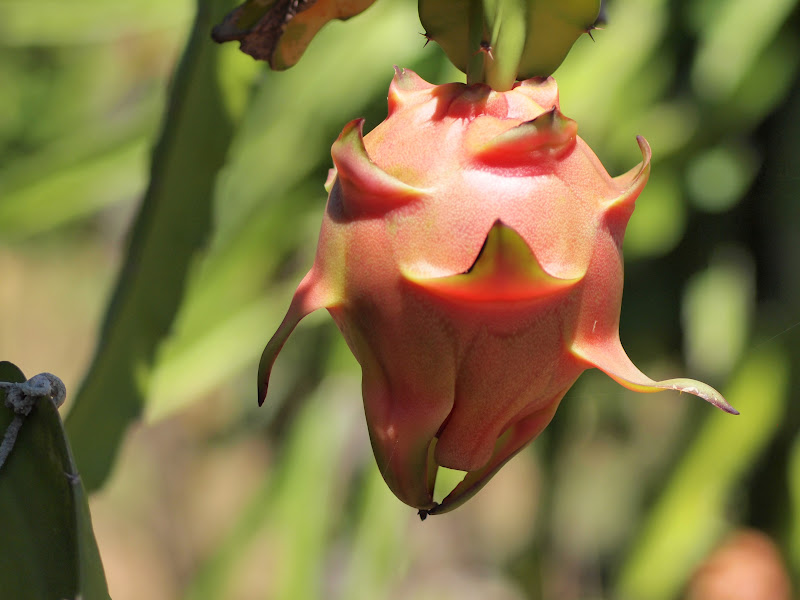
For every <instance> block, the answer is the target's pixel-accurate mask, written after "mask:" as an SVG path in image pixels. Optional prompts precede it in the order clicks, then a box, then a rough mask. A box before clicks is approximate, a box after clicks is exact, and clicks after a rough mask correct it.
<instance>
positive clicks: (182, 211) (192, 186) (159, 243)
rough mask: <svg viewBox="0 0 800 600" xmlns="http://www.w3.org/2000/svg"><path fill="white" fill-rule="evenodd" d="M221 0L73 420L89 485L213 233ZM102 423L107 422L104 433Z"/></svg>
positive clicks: (188, 56) (165, 141) (188, 68)
mask: <svg viewBox="0 0 800 600" xmlns="http://www.w3.org/2000/svg"><path fill="white" fill-rule="evenodd" d="M214 5H215V3H214V2H212V1H210V0H209V1H203V0H201V1H200V2H199V4H198V13H197V19H196V21H195V25H194V28H193V31H192V34H191V37H190V39H189V43H188V46H187V49H186V51H185V54H184V57H183V60H182V62H181V65H180V66H179V68H178V72H177V74H176V77H175V81H174V83H173V87H172V90H171V94H170V99H169V103H168V107H167V111H166V114H165V117H164V128H163V131H162V134H161V139H160V142H159V145H158V146H157V147H156V149H155V151H154V154H153V162H152V164H153V166H152V169H151V175H150V185H149V188H148V190H147V193H146V194H145V198H144V202H143V203H142V207H141V209H140V211H139V215H138V218H137V221H136V224H135V225H134V228H133V230H132V232H131V241H130V248H129V251H128V257H127V259H126V262H125V265H124V267H123V269H122V272H121V274H120V278H119V283H118V285H117V288H116V290H115V292H114V297H113V298H112V300H111V306H110V308H109V311H108V314H107V316H106V320H105V324H104V327H103V331H102V333H101V340H100V343H99V346H98V349H97V358H96V360H95V361H94V363H93V365H92V368H91V369H90V371H89V373H88V374H87V376H86V380H85V381H84V383H83V385H82V387H81V389H80V391H79V392H78V398H77V401H76V403H75V406H74V408H73V410H72V411H71V412H70V414H69V417H68V419H67V428H68V430H69V432H70V435H71V436H72V439H73V440H74V448H75V456H76V458H77V462H78V464H79V465H80V468H81V473H82V476H83V477H84V480H85V482H86V486H87V487H88V488H89V489H90V490H93V489H96V488H97V487H99V486H100V485H101V484H102V482H103V480H104V479H105V478H106V476H107V474H108V471H109V469H110V467H111V464H112V462H113V459H114V457H115V456H116V453H117V447H118V445H119V443H120V438H121V436H122V434H123V433H124V432H125V430H126V428H127V427H128V425H129V424H130V423H131V421H132V420H133V419H136V418H137V417H138V416H139V414H140V412H141V407H142V403H143V399H144V397H145V396H146V395H147V390H148V387H149V382H150V376H151V371H152V363H153V361H154V355H155V352H156V349H157V347H158V344H159V343H160V342H161V339H162V337H163V336H164V335H165V334H166V333H167V331H168V330H169V328H170V326H171V324H172V321H173V319H174V316H175V312H176V311H177V309H178V306H179V304H180V302H181V300H182V297H183V290H184V286H185V279H186V272H187V270H188V269H189V267H190V265H191V264H192V261H193V259H194V257H195V255H196V253H197V252H198V250H200V248H202V246H203V245H204V244H205V243H206V241H207V239H208V237H209V234H210V230H211V212H212V198H213V190H214V181H215V178H216V174H217V171H218V170H219V169H220V168H221V166H222V165H223V164H224V161H225V156H226V154H227V151H228V145H229V144H230V140H231V138H232V135H233V123H232V121H231V116H230V115H229V114H228V110H227V108H226V106H225V104H224V100H223V94H222V92H221V91H220V89H219V85H220V84H219V79H218V76H217V70H216V67H217V63H218V54H219V51H218V49H217V48H214V47H213V46H209V44H208V43H207V39H206V35H207V31H208V27H209V25H210V23H211V22H212V21H213V19H214V16H215V15H214V11H213V10H212V9H213V7H214ZM156 290H157V292H156ZM110 397H112V398H113V402H110V401H109V398H110ZM98 421H99V422H102V423H103V424H104V427H103V429H102V430H99V431H98V429H97V427H96V423H97V422H98Z"/></svg>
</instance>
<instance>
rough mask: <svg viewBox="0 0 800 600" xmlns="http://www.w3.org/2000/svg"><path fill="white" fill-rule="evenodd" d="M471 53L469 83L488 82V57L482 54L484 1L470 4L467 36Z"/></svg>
mask: <svg viewBox="0 0 800 600" xmlns="http://www.w3.org/2000/svg"><path fill="white" fill-rule="evenodd" d="M467 40H468V42H467V43H468V44H469V48H468V51H469V53H470V55H471V56H470V59H469V63H468V64H467V83H468V84H470V85H471V84H473V83H485V82H486V68H485V67H486V55H485V54H484V53H483V52H481V42H482V41H483V40H484V18H483V1H482V0H470V2H469V34H468V35H467Z"/></svg>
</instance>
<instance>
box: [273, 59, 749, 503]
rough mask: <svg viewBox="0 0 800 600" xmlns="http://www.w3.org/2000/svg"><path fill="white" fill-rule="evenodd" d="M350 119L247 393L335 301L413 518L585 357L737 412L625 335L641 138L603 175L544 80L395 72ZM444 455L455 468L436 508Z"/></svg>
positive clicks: (497, 461)
mask: <svg viewBox="0 0 800 600" xmlns="http://www.w3.org/2000/svg"><path fill="white" fill-rule="evenodd" d="M362 126H363V121H362V120H356V121H353V122H351V123H349V124H348V125H347V126H345V128H344V131H343V132H342V134H341V135H340V136H339V138H338V139H337V140H336V142H335V143H334V144H333V148H332V151H331V153H332V156H333V163H334V166H335V169H332V170H331V176H330V177H329V179H328V183H327V185H326V187H327V189H328V191H329V197H328V202H327V207H326V212H325V217H324V220H323V224H322V229H321V232H320V237H319V246H318V249H317V254H316V259H315V262H314V265H313V267H312V268H311V271H310V272H309V273H308V274H307V275H306V277H305V278H304V279H303V280H302V282H301V283H300V285H299V287H298V289H297V292H296V293H295V295H294V298H293V300H292V303H291V305H290V307H289V310H288V313H287V315H286V317H285V318H284V320H283V323H282V324H281V325H280V327H279V329H278V331H277V332H276V333H275V335H274V336H273V337H272V339H271V340H270V342H269V343H268V345H267V347H266V349H265V350H264V354H263V356H262V359H261V365H260V367H259V403H261V402H263V400H264V398H265V396H266V393H267V384H268V380H269V373H270V371H271V369H272V365H273V363H274V361H275V358H276V356H277V355H278V353H279V352H280V349H281V347H282V346H283V344H284V342H285V341H286V339H287V338H288V337H289V335H290V334H291V332H292V330H293V329H294V328H295V326H296V325H297V324H298V322H299V321H300V320H301V319H302V318H303V317H304V316H306V315H308V314H309V313H311V312H312V311H314V310H317V309H319V308H323V307H324V308H327V309H328V311H329V312H330V314H331V316H332V317H333V319H334V320H335V322H336V324H337V326H338V327H339V329H340V330H341V332H342V334H343V335H344V337H345V339H346V340H347V343H348V345H349V347H350V349H351V350H352V352H353V354H354V355H355V357H356V358H357V360H358V362H359V363H360V365H361V367H362V372H363V381H362V389H363V396H364V408H365V413H366V418H367V424H368V428H369V432H370V438H371V441H372V446H373V449H374V453H375V458H376V460H377V463H378V466H379V468H380V471H381V473H382V474H383V477H384V479H385V480H386V483H387V484H388V485H389V487H390V488H391V489H392V491H393V492H394V493H395V495H397V497H398V498H399V499H400V500H402V501H403V502H405V503H406V504H408V505H410V506H413V507H415V508H417V509H419V510H420V515H421V516H422V517H425V516H427V515H428V514H438V513H443V512H447V511H449V510H452V509H453V508H455V507H457V506H459V505H460V504H461V503H463V502H464V501H465V500H467V499H468V498H470V497H471V496H472V495H474V494H475V493H476V492H477V491H478V490H479V489H480V488H481V487H483V485H485V483H486V482H487V481H488V480H489V478H491V477H492V475H494V473H496V472H497V471H498V469H500V467H501V466H502V465H503V464H504V463H505V462H506V461H507V460H509V459H510V458H511V457H512V456H513V455H514V454H515V453H517V452H518V451H519V450H520V449H522V448H523V447H524V446H525V445H526V444H528V443H529V442H530V441H531V440H533V439H534V438H535V437H536V436H537V435H538V434H539V433H540V432H541V431H542V430H543V429H544V428H545V427H546V426H547V424H548V423H549V422H550V420H551V419H552V417H553V414H554V413H555V411H556V408H557V407H558V404H559V402H560V400H561V398H562V397H563V396H564V394H565V393H566V391H567V390H568V389H569V388H570V386H571V385H572V384H573V383H574V382H575V380H576V379H577V377H578V376H579V375H580V374H581V372H583V371H584V370H585V369H587V368H590V367H596V368H598V369H601V370H602V371H604V372H605V373H607V374H608V375H610V376H611V377H612V378H614V379H615V380H616V381H618V382H619V383H620V384H622V385H623V386H625V387H627V388H629V389H632V390H636V391H640V392H656V391H660V390H668V389H672V390H679V391H683V392H688V393H691V394H694V395H696V396H699V397H701V398H703V399H705V400H707V401H709V402H711V403H712V404H714V405H716V406H718V407H719V408H721V409H723V410H725V411H727V412H730V413H733V414H736V411H735V410H734V409H733V408H732V407H731V406H729V405H728V404H727V403H726V402H725V400H724V399H723V398H722V396H721V395H720V394H719V393H718V392H717V391H716V390H714V389H712V388H711V387H709V386H708V385H705V384H703V383H700V382H697V381H692V380H689V379H671V380H667V381H653V380H652V379H650V378H648V377H647V376H646V375H644V374H643V373H642V372H641V371H639V370H638V369H637V368H636V367H635V366H634V365H633V363H632V362H631V361H630V359H629V358H628V357H627V355H626V354H625V351H624V350H623V348H622V345H621V343H620V339H619V314H620V306H621V300H622V272H623V268H622V267H623V264H622V253H621V245H622V239H623V235H624V233H625V227H626V225H627V222H628V219H629V217H630V215H631V212H632V211H633V208H634V202H635V200H636V198H637V196H638V195H639V193H640V192H641V190H642V188H643V187H644V185H645V183H646V180H647V177H648V174H649V163H650V148H649V146H648V144H647V142H646V141H645V140H644V138H641V137H639V138H638V142H639V146H640V148H641V150H642V154H643V161H642V163H641V164H640V165H638V166H637V167H635V168H634V169H632V170H631V171H630V172H628V173H626V174H624V175H621V176H619V177H616V178H612V177H610V176H609V175H608V173H607V172H606V171H605V169H604V168H603V166H602V165H601V163H600V161H599V160H598V159H597V157H596V156H595V155H594V153H593V152H592V151H591V149H590V148H589V147H588V146H587V145H586V144H585V143H584V141H583V140H581V139H580V138H579V137H578V136H577V125H576V123H575V122H574V121H572V120H571V119H568V118H566V117H564V116H563V115H562V114H561V112H560V111H559V102H558V90H557V87H556V83H555V80H554V79H553V78H535V79H530V80H527V81H523V82H521V83H517V84H516V85H515V86H514V87H513V88H512V89H511V90H509V91H507V92H496V91H492V90H491V89H490V88H489V87H488V86H486V85H483V84H474V85H465V84H461V83H450V84H446V85H440V86H434V85H431V84H429V83H427V82H425V81H423V80H422V79H421V78H420V77H418V76H417V75H416V74H415V73H413V72H411V71H409V70H408V69H405V70H403V69H397V70H396V73H395V77H394V79H393V81H392V84H391V86H390V88H389V114H388V117H387V118H386V120H385V121H384V122H383V123H381V124H380V125H378V126H377V127H376V128H375V129H374V130H373V131H372V132H370V133H369V134H368V135H366V136H363V135H362ZM439 466H444V467H449V468H451V469H457V470H460V471H466V475H465V477H464V479H463V481H462V482H461V483H459V485H457V486H456V488H455V489H454V490H453V491H452V492H451V493H450V494H449V495H448V496H447V497H446V498H445V499H444V500H443V501H442V502H441V503H440V504H437V503H436V502H434V500H433V488H434V482H435V479H436V471H437V468H438V467H439Z"/></svg>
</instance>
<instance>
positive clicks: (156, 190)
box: [0, 0, 800, 600]
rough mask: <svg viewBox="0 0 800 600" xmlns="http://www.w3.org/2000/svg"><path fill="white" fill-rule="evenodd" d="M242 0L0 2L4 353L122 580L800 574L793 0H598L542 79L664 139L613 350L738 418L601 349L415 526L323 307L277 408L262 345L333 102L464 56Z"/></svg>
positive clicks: (447, 585) (317, 581)
mask: <svg viewBox="0 0 800 600" xmlns="http://www.w3.org/2000/svg"><path fill="white" fill-rule="evenodd" d="M231 7H232V6H231V5H230V4H228V3H226V2H222V1H220V0H197V2H193V1H191V0H170V1H169V2H163V1H162V0H125V1H122V0H81V1H73V0H61V1H60V2H51V1H49V0H24V1H22V0H0V82H2V93H0V358H2V359H5V360H11V361H13V362H15V363H16V364H18V365H19V366H20V367H21V368H22V369H23V370H24V371H25V372H26V373H28V374H29V375H33V374H35V373H38V372H42V371H50V372H53V373H56V374H58V375H59V376H61V377H62V378H63V380H64V381H65V383H66V384H67V388H68V390H69V391H70V396H69V399H68V404H67V406H65V407H64V408H63V409H62V414H64V415H66V424H67V430H68V433H69V434H70V438H71V441H72V444H73V448H74V451H75V454H76V459H77V461H78V464H79V467H80V468H81V471H82V474H83V479H84V483H85V484H86V485H87V487H89V488H90V489H92V490H94V493H93V495H92V497H91V510H92V515H93V520H94V526H95V531H96V535H97V539H98V544H99V547H100V551H101V554H102V557H103V561H104V564H105V569H106V574H107V578H108V581H109V586H110V592H111V595H112V596H113V597H114V598H115V599H116V600H126V599H134V598H135V599H139V598H148V599H151V600H161V599H172V598H187V599H197V600H199V599H204V598H208V599H218V598H232V599H250V598H254V599H255V598H268V599H281V600H304V599H316V598H325V599H348V600H357V599H362V598H363V599H370V600H372V599H377V598H381V599H382V598H389V599H398V600H399V599H415V600H416V599H427V598H431V599H437V600H439V599H450V598H452V599H456V598H458V599H473V598H474V599H488V598H491V599H497V600H505V599H508V600H516V599H524V598H536V599H539V598H541V599H547V600H551V599H559V600H573V599H574V600H578V599H580V600H595V599H596V600H600V599H606V600H611V599H614V600H616V599H621V600H626V599H629V600H670V599H676V598H687V599H694V600H700V599H702V600H715V599H717V598H719V599H720V600H721V599H722V598H725V599H726V600H730V599H733V598H737V599H741V600H758V599H763V600H783V599H789V598H791V597H797V596H792V591H791V585H792V583H791V581H792V579H794V590H795V591H794V593H795V594H797V590H798V589H799V588H798V587H797V583H798V576H799V575H800V434H799V433H798V432H799V431H800V404H799V403H798V398H800V378H798V373H799V372H800V192H798V188H800V75H799V74H800V70H799V69H798V66H800V36H799V34H798V31H800V9H798V5H797V3H796V2H794V1H792V0H761V1H760V2H758V3H754V2H752V0H672V1H668V0H610V1H609V2H608V6H607V12H608V25H607V27H606V28H605V29H604V30H600V31H596V32H594V41H592V40H591V39H589V37H588V36H584V38H583V39H581V40H579V42H578V43H577V44H576V46H575V47H574V49H573V51H572V52H571V54H570V55H569V56H568V58H567V60H566V61H565V63H564V65H562V67H561V68H560V69H559V71H558V72H557V73H556V77H557V79H558V81H559V86H560V90H561V102H562V111H563V112H564V113H565V114H566V115H567V116H569V117H571V118H573V119H575V120H577V121H578V123H579V132H580V135H581V136H582V137H583V138H584V139H586V140H587V142H588V143H589V144H590V145H591V146H592V148H593V149H594V150H595V152H596V153H597V154H598V156H599V157H600V158H601V160H602V161H603V162H604V164H605V165H606V167H607V168H608V170H609V171H610V172H611V173H612V174H619V173H621V172H624V171H626V170H627V169H628V168H630V167H631V166H632V165H634V164H635V163H636V162H638V161H639V159H640V158H639V150H638V147H637V145H636V142H635V136H636V135H638V134H641V135H644V136H645V137H646V138H647V139H648V140H649V142H650V144H651V146H652V147H653V152H654V159H653V171H652V177H651V180H650V183H649V184H648V186H647V189H646V190H645V192H644V193H643V194H642V196H641V197H640V199H639V201H638V202H637V208H636V211H635V213H634V215H633V217H632V219H631V222H630V227H629V231H628V234H627V238H626V241H625V256H626V269H627V271H626V288H625V297H624V302H623V312H622V323H621V336H622V341H623V344H624V345H625V346H626V349H627V351H628V354H629V355H630V356H631V357H632V358H633V360H634V361H635V362H636V363H637V364H638V365H639V366H641V367H642V369H643V370H644V371H645V372H647V373H648V374H650V375H651V376H653V377H655V378H665V377H670V376H676V375H684V376H690V377H694V378H698V379H703V380H705V381H708V382H709V383H711V384H712V385H714V386H715V387H717V388H719V389H720V390H721V391H722V392H723V393H724V394H725V395H726V397H727V398H728V400H729V401H730V402H731V403H732V404H733V405H734V406H736V407H737V408H738V409H739V410H740V411H741V413H742V415H741V416H740V417H735V418H734V417H730V416H727V415H725V414H723V413H722V412H720V411H716V410H714V409H713V408H712V407H710V406H708V405H705V404H704V403H703V402H702V401H700V400H698V399H696V398H694V397H686V396H680V395H678V394H672V393H663V394H657V395H647V396H642V395H637V394H635V393H631V392H628V391H625V390H623V389H622V388H620V387H619V386H617V385H616V384H615V383H613V382H612V381H611V380H609V379H608V378H606V377H605V376H604V375H602V374H600V373H597V372H588V373H586V374H585V375H583V376H582V377H581V379H580V380H579V382H578V384H577V385H576V386H575V387H574V388H573V389H572V390H571V391H570V392H569V393H568V395H567V397H566V398H565V400H564V402H563V403H562V406H561V408H560V409H559V412H558V414H557V415H556V417H555V419H554V421H553V423H552V424H551V426H550V427H549V428H548V430H547V431H546V432H545V434H544V435H542V436H541V437H540V438H539V439H538V440H537V441H536V442H535V443H534V444H533V445H532V446H531V447H529V448H528V449H526V450H525V451H524V452H522V453H521V454H520V455H519V456H518V457H516V458H515V459H514V460H513V461H511V462H510V463H509V464H508V465H507V466H506V467H504V469H503V470H502V471H501V472H500V474H498V475H497V476H496V477H495V478H494V480H493V481H492V482H491V483H490V484H489V485H488V486H487V487H486V488H485V489H484V490H483V491H482V492H481V493H480V494H479V495H478V496H477V497H476V498H475V499H473V500H471V501H470V502H469V503H467V504H466V505H465V506H464V507H462V508H460V509H458V510H457V511H455V512H454V513H450V514H447V515H444V516H439V517H432V518H430V519H428V520H426V521H425V522H424V523H422V522H420V520H419V519H418V518H417V516H416V514H415V511H413V510H412V509H410V508H408V507H406V506H404V505H402V504H401V503H399V502H398V501H397V500H396V499H395V498H394V497H393V496H392V494H391V493H390V492H389V491H388V489H387V488H386V486H385V485H384V483H383V482H382V480H381V478H380V475H379V473H378V472H377V468H376V466H375V464H374V460H373V458H372V455H371V451H370V448H369V441H368V436H367V431H366V427H365V424H364V420H363V414H362V408H361V400H360V391H359V371H358V366H357V364H356V363H355V361H354V359H353V358H352V357H351V356H350V355H349V352H348V350H347V348H346V346H345V345H344V343H343V341H342V340H341V338H340V336H339V335H338V332H337V331H336V329H335V327H334V325H333V323H332V322H331V321H330V319H329V318H327V315H324V314H319V315H315V316H314V317H312V318H309V319H307V320H306V321H304V323H303V325H302V326H301V327H300V329H299V330H298V331H297V332H296V334H295V336H294V337H293V338H292V339H291V340H290V342H289V343H288V345H287V347H286V349H285V351H284V353H283V354H282V355H281V358H280V359H279V361H278V363H277V366H276V370H275V372H274V376H273V383H272V386H271V394H270V398H269V400H268V403H267V404H266V405H265V406H264V407H263V408H261V409H258V408H257V407H256V402H255V394H254V388H255V369H256V363H257V359H258V356H259V355H260V352H261V350H262V348H263V346H264V344H265V342H266V341H267V339H268V338H269V336H270V335H271V334H272V332H273V331H274V329H275V328H276V326H277V324H278V323H279V322H280V319H281V318H282V315H283V312H284V310H285V308H286V306H288V302H289V298H290V297H291V294H292V292H293V289H294V287H295V285H296V284H297V282H298V281H299V279H300V278H301V277H302V275H303V274H304V273H305V272H306V270H307V269H308V267H309V266H310V264H311V262H312V259H313V254H314V249H315V245H316V235H317V232H318V228H319V224H320V221H321V216H322V210H323V207H324V202H325V193H324V190H323V189H322V184H323V182H324V181H325V177H326V174H327V169H328V168H329V166H330V154H329V149H330V144H331V143H332V141H333V140H334V139H335V137H336V136H337V135H338V133H339V131H340V130H341V128H342V126H343V124H344V123H346V122H347V121H349V120H351V119H353V118H355V117H358V116H365V117H366V118H367V128H371V127H374V126H375V125H376V124H377V123H379V122H380V121H381V120H382V119H383V117H384V116H385V113H386V90H387V87H388V84H389V81H390V79H391V76H392V65H394V64H397V65H401V66H406V67H410V68H412V69H414V70H416V71H417V72H418V73H419V74H420V75H422V76H423V77H424V78H426V79H428V80H429V81H434V82H438V83H444V82H447V81H452V80H461V77H462V76H461V75H460V74H459V73H458V72H455V71H453V69H452V68H451V67H449V66H448V64H447V63H446V61H445V60H444V58H443V55H442V53H441V52H440V50H439V49H438V48H437V47H436V46H435V44H429V45H428V46H427V47H423V41H424V40H423V39H422V38H421V37H420V36H419V33H420V32H421V31H422V29H421V26H420V25H419V21H418V18H417V16H416V3H415V2H413V0H379V1H378V2H376V4H375V5H374V6H373V7H371V8H370V9H369V10H368V11H366V12H365V13H363V14H362V15H359V16H357V17H355V18H353V19H352V20H350V21H348V22H346V23H340V22H336V23H333V24H331V25H329V26H328V27H326V28H325V29H324V30H323V32H322V33H321V34H320V35H319V37H318V38H317V39H315V40H314V42H313V43H312V44H311V46H310V47H309V49H308V51H307V53H306V55H305V56H304V58H303V59H302V60H301V61H300V63H299V64H298V65H297V66H296V67H294V68H293V69H291V70H290V71H287V72H284V73H273V72H269V71H268V70H266V69H265V68H264V67H263V66H262V65H260V64H258V63H255V62H254V61H252V60H251V59H250V58H249V57H247V56H245V55H243V54H241V53H239V52H238V50H237V49H236V47H235V46H236V44H229V45H226V46H216V45H214V44H213V43H212V42H211V41H210V39H209V31H210V28H211V26H212V24H213V23H215V22H216V21H217V20H218V19H219V18H220V17H221V15H222V14H224V13H225V12H226V10H228V9H230V8H231ZM181 57H182V58H181ZM176 70H177V75H175V72H176ZM153 148H156V150H155V154H153V153H152V150H153ZM453 476H454V474H453ZM442 479H443V482H442V484H443V486H444V485H445V484H446V483H447V482H446V481H445V480H447V479H448V478H447V477H444V478H442ZM449 479H451V480H452V479H453V477H452V476H451V477H449ZM450 483H451V484H452V481H451V482H450ZM731 589H732V590H733V592H734V595H731V594H730V593H729V592H730V590H731ZM726 590H728V592H727V593H728V595H725V594H726Z"/></svg>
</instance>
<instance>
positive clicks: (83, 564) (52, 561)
mask: <svg viewBox="0 0 800 600" xmlns="http://www.w3.org/2000/svg"><path fill="white" fill-rule="evenodd" d="M0 381H7V382H14V383H21V382H24V381H25V376H24V375H23V374H22V371H20V370H19V369H18V368H17V367H16V366H15V365H13V364H11V363H9V362H5V361H2V362H0ZM5 396H6V392H4V391H3V390H2V389H0V403H2V402H4V401H5ZM13 418H14V413H13V412H12V411H11V410H9V409H8V408H7V407H5V406H4V405H3V407H2V408H0V431H2V432H5V431H6V429H7V428H8V426H9V424H10V423H11V421H12V420H13ZM0 530H1V531H2V532H3V541H2V546H0V580H2V581H3V594H4V595H6V596H7V597H8V598H31V599H39V598H41V599H45V598H77V597H83V598H87V599H92V600H94V599H95V598H96V599H102V598H108V597H109V596H108V591H107V588H106V580H105V576H104V574H103V565H102V563H101V562H100V555H99V553H98V550H97V543H96V542H95V537H94V532H93V531H92V521H91V517H90V516H89V506H88V504H87V501H86V494H85V492H84V490H83V485H82V483H81V481H80V476H79V474H78V470H77V468H76V467H75V463H74V461H73V460H72V454H71V452H70V448H69V442H67V438H66V435H65V433H64V428H63V426H62V425H61V418H60V417H59V414H58V410H57V409H56V407H55V405H54V404H53V403H52V402H50V401H49V400H47V399H42V400H39V401H38V402H37V404H36V406H35V407H34V409H33V411H32V412H31V413H30V415H28V416H27V417H25V419H24V422H23V424H22V427H21V429H20V432H19V435H18V437H17V440H16V443H15V444H14V448H13V450H12V451H11V454H10V455H9V457H8V460H7V462H6V463H5V464H4V465H3V468H2V469H0Z"/></svg>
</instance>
